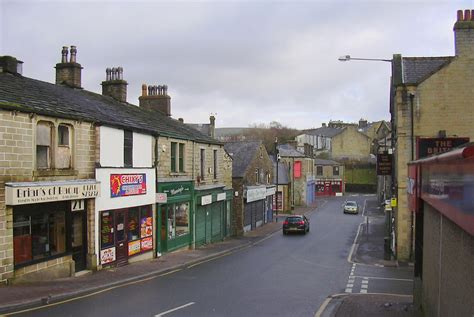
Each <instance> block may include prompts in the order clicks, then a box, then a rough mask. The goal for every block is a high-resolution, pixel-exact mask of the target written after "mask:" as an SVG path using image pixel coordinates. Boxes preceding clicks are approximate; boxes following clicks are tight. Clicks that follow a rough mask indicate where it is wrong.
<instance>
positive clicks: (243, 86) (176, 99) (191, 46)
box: [0, 0, 472, 129]
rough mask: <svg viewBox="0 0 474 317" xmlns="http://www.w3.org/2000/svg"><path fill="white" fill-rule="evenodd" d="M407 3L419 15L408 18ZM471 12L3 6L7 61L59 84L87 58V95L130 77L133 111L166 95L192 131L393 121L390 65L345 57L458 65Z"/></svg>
mask: <svg viewBox="0 0 474 317" xmlns="http://www.w3.org/2000/svg"><path fill="white" fill-rule="evenodd" d="M408 4H410V6H409V7H408ZM471 6H472V2H471V1H449V2H448V1H439V2H433V1H418V2H413V1H410V2H408V1H394V0H393V1H335V2H333V1H296V2H279V1H256V2H255V1H212V2H208V1H197V2H184V1H178V2H165V1H158V2H154V1H118V2H116V1H102V2H100V1H85V2H84V1H81V2H79V1H2V2H0V21H1V22H0V23H1V24H0V29H1V31H0V32H1V33H0V50H1V52H2V55H3V54H6V55H7V54H8V55H13V56H16V57H17V58H19V59H21V60H22V61H24V63H25V64H24V75H25V76H28V77H33V78H37V79H40V80H45V81H49V82H54V68H53V67H54V66H55V64H56V63H57V62H59V60H60V51H61V47H62V46H63V45H76V46H77V47H78V62H79V63H81V64H82V66H83V67H84V70H83V76H82V77H83V87H84V88H85V89H88V90H92V91H95V92H99V93H100V91H101V90H100V89H101V88H100V83H101V81H103V80H104V79H105V69H106V68H107V67H115V66H122V67H123V68H124V78H125V79H126V80H127V81H128V83H129V86H128V96H129V98H128V101H129V102H131V103H134V104H137V103H138V96H139V94H140V92H141V85H142V84H143V83H146V84H151V85H158V84H167V85H168V86H169V92H170V93H171V98H172V114H173V116H174V117H176V118H178V117H183V118H184V120H185V122H201V123H202V122H208V120H209V115H210V114H211V113H217V126H218V127H230V126H244V127H245V126H249V125H251V124H254V123H269V122H271V121H278V122H280V123H282V124H284V125H286V126H289V127H293V128H298V129H304V128H311V127H315V126H320V125H321V123H322V122H327V121H328V120H329V119H333V120H338V119H341V120H345V121H354V122H355V121H358V120H359V119H360V118H361V117H363V118H366V119H368V120H370V121H375V120H380V119H388V118H389V113H388V97H389V96H388V92H389V80H390V64H389V63H384V62H356V61H353V62H352V61H351V62H347V63H341V62H339V61H338V60H337V58H338V57H339V56H340V55H345V54H350V55H352V56H356V57H370V58H388V59H390V58H391V56H392V54H394V53H401V54H403V55H406V56H432V55H435V56H436V55H452V54H453V52H454V49H453V44H452V43H453V34H452V26H453V24H454V21H455V17H456V10H457V9H464V8H470V7H471Z"/></svg>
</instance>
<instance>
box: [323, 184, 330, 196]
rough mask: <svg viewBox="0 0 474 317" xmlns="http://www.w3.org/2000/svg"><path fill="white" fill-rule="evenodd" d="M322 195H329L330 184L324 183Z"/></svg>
mask: <svg viewBox="0 0 474 317" xmlns="http://www.w3.org/2000/svg"><path fill="white" fill-rule="evenodd" d="M324 195H331V182H324Z"/></svg>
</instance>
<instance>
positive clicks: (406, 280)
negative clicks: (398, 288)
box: [354, 275, 413, 282]
mask: <svg viewBox="0 0 474 317" xmlns="http://www.w3.org/2000/svg"><path fill="white" fill-rule="evenodd" d="M354 277H359V278H367V279H369V280H370V279H372V280H387V281H400V282H413V280H412V279H406V278H391V277H376V276H358V275H355V276H354Z"/></svg>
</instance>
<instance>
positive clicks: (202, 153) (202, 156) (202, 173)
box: [201, 149, 206, 180]
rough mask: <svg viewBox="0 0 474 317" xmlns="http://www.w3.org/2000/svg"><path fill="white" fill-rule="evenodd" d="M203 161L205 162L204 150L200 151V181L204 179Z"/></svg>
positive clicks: (204, 166)
mask: <svg viewBox="0 0 474 317" xmlns="http://www.w3.org/2000/svg"><path fill="white" fill-rule="evenodd" d="M205 160H206V150H205V149H201V180H204V179H205V177H204V172H205V168H206V164H205Z"/></svg>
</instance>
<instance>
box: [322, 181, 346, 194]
mask: <svg viewBox="0 0 474 317" xmlns="http://www.w3.org/2000/svg"><path fill="white" fill-rule="evenodd" d="M315 191H316V196H336V195H338V194H342V193H343V191H344V190H343V181H342V179H318V180H316V189H315Z"/></svg>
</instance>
